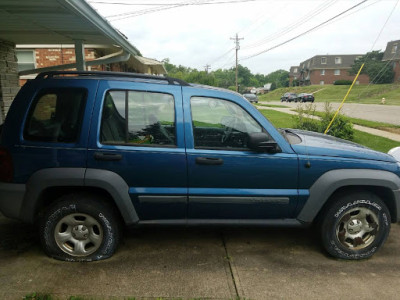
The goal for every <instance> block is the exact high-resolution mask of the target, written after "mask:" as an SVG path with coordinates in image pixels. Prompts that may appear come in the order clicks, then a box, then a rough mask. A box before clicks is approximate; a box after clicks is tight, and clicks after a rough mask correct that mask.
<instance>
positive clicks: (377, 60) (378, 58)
mask: <svg viewBox="0 0 400 300" xmlns="http://www.w3.org/2000/svg"><path fill="white" fill-rule="evenodd" d="M382 58H383V52H380V51H372V52H368V53H367V54H365V55H363V56H362V57H360V58H358V59H356V60H355V62H354V64H353V65H352V66H351V70H350V74H352V75H355V74H357V72H358V70H359V69H360V67H361V65H362V64H363V63H365V65H364V68H363V69H362V71H361V74H367V75H368V76H369V80H370V81H371V82H372V83H392V82H393V79H394V71H393V68H392V65H391V64H388V63H386V62H384V61H382Z"/></svg>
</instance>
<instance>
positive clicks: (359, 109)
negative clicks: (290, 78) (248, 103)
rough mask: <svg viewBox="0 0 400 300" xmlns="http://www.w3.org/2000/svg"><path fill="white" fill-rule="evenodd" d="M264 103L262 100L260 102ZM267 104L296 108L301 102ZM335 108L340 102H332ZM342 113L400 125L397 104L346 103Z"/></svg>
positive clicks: (318, 105)
mask: <svg viewBox="0 0 400 300" xmlns="http://www.w3.org/2000/svg"><path fill="white" fill-rule="evenodd" d="M260 103H262V102H260ZM265 103H266V104H274V105H285V106H289V107H293V108H296V107H297V105H299V103H295V102H283V103H282V102H280V101H270V102H265ZM314 104H315V105H316V109H317V110H318V111H323V110H324V108H325V103H324V102H315V103H314ZM330 104H331V105H332V108H333V109H337V108H338V107H339V105H340V103H337V102H330ZM342 113H344V114H345V115H347V116H349V117H353V118H359V119H364V120H370V121H376V122H383V123H389V124H394V125H399V126H400V106H397V105H381V104H358V103H345V104H344V106H343V108H342Z"/></svg>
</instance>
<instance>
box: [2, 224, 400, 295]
mask: <svg viewBox="0 0 400 300" xmlns="http://www.w3.org/2000/svg"><path fill="white" fill-rule="evenodd" d="M0 236H1V239H0V298H1V299H21V298H22V297H23V296H25V295H27V294H29V293H32V292H40V293H50V294H52V295H53V296H55V297H56V298H60V299H66V298H67V297H68V296H77V295H79V296H86V297H87V298H88V299H124V298H127V297H136V299H138V298H146V299H147V298H156V297H165V298H174V299H176V298H184V299H187V298H189V299H190V298H196V299H198V298H208V299H237V298H246V299H341V298H342V299H343V298H352V299H398V297H399V294H400V285H399V278H400V226H399V225H398V224H393V226H392V231H391V234H390V236H389V239H388V241H387V242H386V244H385V246H384V247H383V248H382V249H381V250H380V251H379V252H378V253H377V254H376V255H375V256H374V257H373V258H371V259H369V260H365V261H358V262H349V261H339V260H336V259H333V258H331V257H329V256H327V255H326V254H325V253H324V252H323V251H322V250H321V248H320V244H319V239H318V237H317V235H316V234H315V233H314V232H313V231H311V230H298V229H292V230H289V229H218V228H183V229H182V228H163V229H160V228H147V229H136V230H130V231H128V232H127V233H126V234H125V239H124V242H123V243H122V245H121V246H120V248H119V250H118V252H117V253H116V255H115V256H114V257H112V258H111V259H108V260H105V261H101V262H94V263H66V262H60V261H57V260H53V259H50V258H48V257H46V256H45V255H44V254H43V253H42V251H41V249H40V246H39V242H38V240H37V238H36V235H35V231H34V229H33V228H32V227H31V226H29V225H24V224H21V223H19V222H15V221H11V220H9V219H5V218H4V217H0Z"/></svg>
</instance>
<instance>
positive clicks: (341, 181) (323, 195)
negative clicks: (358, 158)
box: [297, 169, 400, 223]
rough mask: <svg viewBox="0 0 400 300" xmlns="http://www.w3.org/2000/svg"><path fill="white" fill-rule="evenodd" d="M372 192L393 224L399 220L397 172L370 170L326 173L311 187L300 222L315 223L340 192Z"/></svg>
mask: <svg viewBox="0 0 400 300" xmlns="http://www.w3.org/2000/svg"><path fill="white" fill-rule="evenodd" d="M361 190H362V191H369V192H372V193H374V194H376V195H377V196H379V197H380V198H381V199H382V201H383V202H384V203H385V204H386V206H387V207H388V209H389V211H390V214H391V221H392V222H393V223H394V222H397V221H398V220H399V217H400V178H399V177H398V176H396V175H395V174H394V173H391V172H388V171H382V170H369V169H340V170H333V171H329V172H326V173H325V174H323V175H322V176H321V177H320V178H319V179H318V180H317V181H316V182H315V183H314V184H313V185H312V186H311V188H310V196H309V198H308V200H307V202H306V204H305V205H304V207H303V208H302V210H301V211H300V213H299V215H298V216H297V219H298V220H299V221H301V222H304V223H312V222H314V221H315V220H316V219H317V217H318V216H319V215H321V213H322V212H323V211H324V209H325V208H327V207H328V206H329V204H330V203H332V201H334V200H335V198H336V197H337V196H338V195H339V194H340V193H345V192H355V191H361Z"/></svg>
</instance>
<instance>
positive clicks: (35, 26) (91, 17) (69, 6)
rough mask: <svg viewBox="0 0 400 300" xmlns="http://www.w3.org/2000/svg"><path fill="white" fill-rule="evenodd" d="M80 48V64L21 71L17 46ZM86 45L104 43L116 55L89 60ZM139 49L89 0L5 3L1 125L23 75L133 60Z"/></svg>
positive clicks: (0, 5) (0, 41)
mask: <svg viewBox="0 0 400 300" xmlns="http://www.w3.org/2000/svg"><path fill="white" fill-rule="evenodd" d="M16 44H19V45H28V44H74V45H75V57H76V62H74V63H69V64H63V65H58V66H52V67H47V68H41V69H32V70H24V71H23V72H20V73H18V63H17V58H16V52H15V45H16ZM85 44H101V45H106V46H109V47H110V49H114V51H113V53H111V54H108V55H107V56H104V57H100V58H98V59H96V60H95V61H85V55H84V49H85ZM135 56H136V57H140V56H141V54H140V52H139V50H138V49H137V48H136V47H135V46H133V45H132V44H131V43H129V41H128V40H127V38H126V37H125V36H124V35H123V34H122V33H121V32H119V31H118V30H116V29H115V28H114V27H112V26H111V24H110V23H109V22H107V21H106V20H105V19H104V18H103V17H102V16H100V15H99V14H98V13H97V12H96V11H95V10H94V9H93V8H92V7H91V6H90V5H89V4H87V3H86V2H85V1H83V0H40V1H39V0H18V1H15V0H2V1H1V2H0V110H1V112H0V124H1V123H3V120H4V118H5V115H6V114H7V111H8V109H9V107H10V105H11V102H12V100H13V99H14V97H15V95H16V94H17V92H18V90H19V75H27V74H34V73H38V72H40V71H48V70H61V69H77V70H85V69H86V67H87V66H91V65H99V64H109V63H116V62H123V61H128V60H129V59H130V58H133V57H135Z"/></svg>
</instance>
